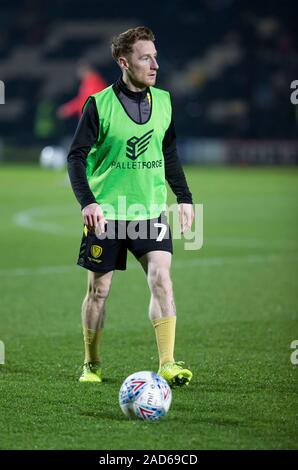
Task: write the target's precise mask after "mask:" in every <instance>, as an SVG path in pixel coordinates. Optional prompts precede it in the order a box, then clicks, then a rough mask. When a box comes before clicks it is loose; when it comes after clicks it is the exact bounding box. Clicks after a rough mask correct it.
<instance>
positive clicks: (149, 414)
mask: <svg viewBox="0 0 298 470" xmlns="http://www.w3.org/2000/svg"><path fill="white" fill-rule="evenodd" d="M171 402H172V391H171V389H170V387H169V385H168V383H167V382H166V381H165V379H163V378H162V377H160V375H157V374H156V373H155V372H150V371H141V372H135V373H134V374H131V375H129V376H128V377H127V378H126V379H125V380H124V382H123V384H122V385H121V388H120V391H119V404H120V408H121V410H122V411H123V413H124V414H125V416H127V418H130V419H133V418H139V419H142V420H146V421H156V420H158V419H160V418H162V417H163V416H165V415H166V414H167V412H168V411H169V408H170V405H171Z"/></svg>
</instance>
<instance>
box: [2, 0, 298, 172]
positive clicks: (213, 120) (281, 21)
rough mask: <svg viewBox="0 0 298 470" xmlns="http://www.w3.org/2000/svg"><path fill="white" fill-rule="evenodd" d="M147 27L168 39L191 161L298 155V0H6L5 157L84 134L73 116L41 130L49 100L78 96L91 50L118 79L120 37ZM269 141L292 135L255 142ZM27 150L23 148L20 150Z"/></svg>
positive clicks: (171, 85)
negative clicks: (116, 40)
mask: <svg viewBox="0 0 298 470" xmlns="http://www.w3.org/2000/svg"><path fill="white" fill-rule="evenodd" d="M142 24H145V25H147V26H149V27H150V28H151V29H152V30H153V31H154V33H155V35H156V46H157V48H158V52H159V65H160V70H159V74H158V83H157V86H159V87H161V88H166V89H169V90H170V91H171V93H172V95H173V100H174V104H175V121H176V127H177V134H178V137H179V142H180V145H181V158H182V159H183V158H184V160H185V161H191V162H193V161H194V162H196V161H197V160H199V159H200V158H201V159H202V160H203V161H207V162H208V160H209V159H210V160H213V162H214V161H215V162H216V161H222V159H224V160H228V161H231V160H232V161H233V162H234V161H235V163H239V161H241V162H242V163H249V162H254V163H255V162H262V163H276V162H278V163H279V162H280V163H296V162H297V152H298V150H297V119H298V118H297V111H296V109H297V108H295V106H293V105H292V104H291V102H290V94H291V90H290V84H291V82H292V81H293V80H294V79H295V73H296V71H297V68H298V63H297V62H298V57H297V45H298V43H297V28H296V17H295V1H289V0H286V1H283V2H280V1H272V2H267V1H264V2H263V1H254V0H253V1H244V2H242V1H241V2H240V1H234V0H202V1H189V0H186V1H182V0H181V1H180V0H175V1H170V0H164V1H162V2H151V3H150V4H149V3H148V4H147V5H145V4H144V3H143V2H139V1H134V0H132V1H130V2H123V1H118V0H116V1H113V2H112V3H111V4H110V3H109V2H106V1H104V2H103V1H94V0H85V1H83V2H81V1H76V0H69V1H68V0H62V1H61V0H60V1H58V0H53V1H49V0H45V1H38V0H25V1H21V0H20V1H16V0H14V1H7V0H3V1H2V2H1V15H0V28H1V36H0V79H1V80H2V81H4V83H5V87H6V88H5V91H6V104H5V106H1V107H0V129H1V131H0V139H1V143H2V147H1V148H2V151H1V154H0V158H1V159H2V160H11V159H12V158H14V159H15V158H20V159H21V160H23V161H25V160H26V159H33V160H35V159H37V158H38V154H39V152H38V149H39V146H41V145H42V144H48V143H53V144H57V143H59V142H61V140H63V139H64V138H65V136H66V135H67V136H70V135H72V133H73V131H74V129H75V127H76V123H77V122H76V119H75V118H73V119H68V120H66V121H62V122H61V121H59V120H56V119H55V116H54V117H53V120H54V121H55V122H54V127H55V130H54V131H53V132H52V133H50V134H49V136H48V137H44V136H43V137H42V138H40V136H39V134H38V132H37V130H36V128H37V120H38V106H39V104H40V103H41V102H44V101H46V102H47V101H50V103H51V105H52V106H53V107H54V106H55V105H57V106H58V105H59V104H62V103H63V102H64V101H66V100H67V99H70V98H72V97H73V96H74V95H75V93H76V91H77V87H78V79H77V77H76V66H77V62H78V60H81V59H84V58H86V59H88V58H91V59H92V61H93V63H94V64H95V65H96V66H97V68H98V70H99V71H100V72H101V73H102V75H103V77H104V78H105V79H106V81H107V82H108V83H109V84H110V83H112V82H113V81H115V80H116V79H117V77H118V76H119V68H118V67H117V65H116V64H115V63H114V62H113V60H112V58H111V55H110V53H109V42H110V39H111V37H112V36H113V35H114V34H117V33H119V32H120V31H122V30H124V29H126V28H128V27H131V26H136V25H142ZM53 112H54V110H53ZM239 139H240V140H244V141H251V140H253V141H254V144H253V145H254V147H253V149H252V148H251V146H250V144H249V143H246V144H245V143H244V144H241V145H240V143H239V142H237V144H236V143H235V142H234V146H232V150H231V148H230V145H232V142H231V140H237V141H239ZM264 139H266V140H271V139H274V140H284V141H291V143H289V142H288V143H285V144H284V146H280V145H279V147H278V149H279V150H276V149H275V150H274V149H272V147H271V146H270V142H268V148H267V151H266V146H265V147H264V145H262V144H260V145H259V146H258V144H257V143H256V142H255V141H256V140H257V141H263V140H264ZM293 141H295V142H293ZM217 143H218V144H219V146H217V147H216V145H215V144H217ZM212 144H213V146H212ZM194 145H195V149H197V150H198V151H197V152H196V151H193V148H194V147H193V146H194ZM227 145H228V149H227V148H226V146H227ZM15 146H16V147H17V149H18V150H17V151H16V152H14V151H12V150H11V147H15ZM189 146H190V147H189ZM29 149H31V152H30V151H29ZM208 149H210V152H208ZM214 151H215V154H214V153H213V152H214ZM210 153H211V154H212V157H211V156H210V155H209V154H210ZM16 154H17V155H16Z"/></svg>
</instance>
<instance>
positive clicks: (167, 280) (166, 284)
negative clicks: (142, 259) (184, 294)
mask: <svg viewBox="0 0 298 470" xmlns="http://www.w3.org/2000/svg"><path fill="white" fill-rule="evenodd" d="M148 282H149V287H150V290H151V292H152V294H153V295H154V296H156V297H160V296H161V295H171V294H172V281H171V276H170V272H169V270H168V269H166V268H153V269H151V270H150V271H149V274H148Z"/></svg>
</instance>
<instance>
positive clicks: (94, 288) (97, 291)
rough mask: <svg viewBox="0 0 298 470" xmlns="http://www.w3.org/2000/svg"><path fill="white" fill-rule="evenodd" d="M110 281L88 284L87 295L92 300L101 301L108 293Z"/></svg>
mask: <svg viewBox="0 0 298 470" xmlns="http://www.w3.org/2000/svg"><path fill="white" fill-rule="evenodd" d="M109 291H110V283H108V282H101V283H98V284H89V286H88V297H89V299H90V300H91V301H93V302H103V301H105V300H106V298H107V297H108V295H109Z"/></svg>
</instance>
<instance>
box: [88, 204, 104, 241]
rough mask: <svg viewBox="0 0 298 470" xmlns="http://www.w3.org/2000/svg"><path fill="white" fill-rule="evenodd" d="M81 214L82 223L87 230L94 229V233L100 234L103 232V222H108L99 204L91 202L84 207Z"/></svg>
mask: <svg viewBox="0 0 298 470" xmlns="http://www.w3.org/2000/svg"><path fill="white" fill-rule="evenodd" d="M82 215H83V219H84V224H85V225H86V226H87V228H88V229H89V230H95V229H96V235H101V234H102V233H104V232H105V224H107V223H108V222H107V221H106V219H105V217H104V215H103V212H102V208H101V207H100V205H99V204H96V203H93V204H89V205H88V206H86V207H84V209H83V210H82Z"/></svg>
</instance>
